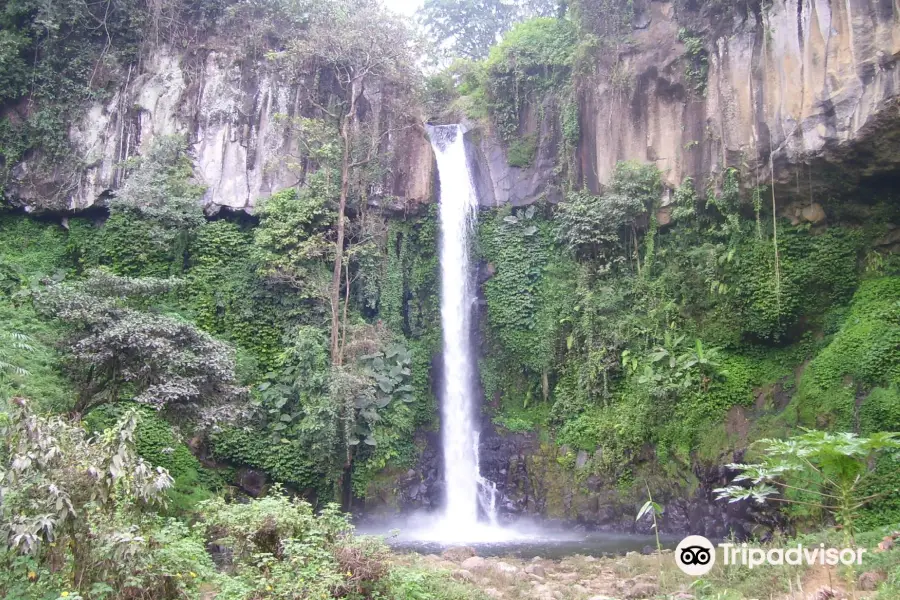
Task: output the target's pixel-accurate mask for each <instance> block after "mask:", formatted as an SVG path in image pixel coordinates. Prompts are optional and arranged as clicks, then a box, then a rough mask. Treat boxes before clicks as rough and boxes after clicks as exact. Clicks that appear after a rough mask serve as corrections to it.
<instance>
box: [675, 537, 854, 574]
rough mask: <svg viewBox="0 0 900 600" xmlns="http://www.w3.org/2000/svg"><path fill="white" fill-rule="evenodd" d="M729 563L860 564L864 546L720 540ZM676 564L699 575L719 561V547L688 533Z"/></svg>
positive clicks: (676, 557) (753, 565) (682, 543)
mask: <svg viewBox="0 0 900 600" xmlns="http://www.w3.org/2000/svg"><path fill="white" fill-rule="evenodd" d="M718 548H720V549H721V550H722V555H723V557H724V559H725V562H724V565H725V566H726V567H728V566H732V565H739V566H740V565H742V566H747V567H749V568H751V569H752V568H754V567H759V566H762V565H776V566H777V565H803V564H805V565H815V564H820V565H830V566H835V565H837V564H838V563H840V564H843V565H848V566H849V565H861V564H862V555H863V553H865V551H866V549H865V548H841V549H838V548H826V547H825V544H819V547H818V548H806V547H804V546H803V545H802V544H797V545H796V546H794V547H791V548H770V549H768V550H764V549H762V548H754V547H752V546H748V545H747V544H719V546H718ZM675 564H677V565H678V568H679V569H681V570H682V571H683V572H684V573H687V574H688V575H693V576H694V577H700V576H701V575H706V574H707V573H709V572H710V570H711V569H712V568H713V566H714V565H715V564H716V547H715V546H713V543H712V542H710V541H709V540H708V539H706V538H705V537H703V536H701V535H689V536H688V537H686V538H684V539H683V540H681V543H679V544H678V546H677V547H676V548H675Z"/></svg>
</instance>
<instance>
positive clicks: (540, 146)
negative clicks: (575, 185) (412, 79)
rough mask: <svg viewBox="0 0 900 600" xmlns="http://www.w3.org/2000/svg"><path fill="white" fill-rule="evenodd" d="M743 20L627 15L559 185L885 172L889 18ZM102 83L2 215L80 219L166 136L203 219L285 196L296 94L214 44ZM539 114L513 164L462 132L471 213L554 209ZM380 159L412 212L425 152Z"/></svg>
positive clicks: (794, 11) (790, 13) (799, 7)
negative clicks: (625, 31) (626, 178)
mask: <svg viewBox="0 0 900 600" xmlns="http://www.w3.org/2000/svg"><path fill="white" fill-rule="evenodd" d="M749 7H750V8H749V9H748V10H747V12H746V13H741V12H740V11H739V10H738V9H737V8H733V9H730V10H727V11H725V12H724V13H720V14H710V10H706V12H699V11H695V10H691V7H690V3H689V2H688V3H684V2H661V1H647V0H641V1H639V2H636V3H635V13H636V14H635V18H634V25H633V27H634V31H633V34H632V35H631V36H630V37H629V40H628V42H627V43H625V44H623V45H621V47H620V48H619V52H618V54H617V55H616V56H615V60H614V62H609V61H608V60H604V61H601V64H598V65H597V68H596V73H594V74H593V75H590V76H585V77H582V78H581V80H580V81H579V83H578V88H579V97H578V104H579V123H580V133H581V135H580V140H579V143H578V145H577V152H576V154H577V156H576V160H575V170H576V171H577V177H578V178H579V179H581V180H582V181H583V182H584V183H585V184H586V185H587V186H588V187H589V188H590V189H591V190H593V191H596V190H597V189H598V187H599V186H600V185H601V184H603V183H605V182H606V181H607V180H608V179H609V176H610V174H611V172H612V169H613V168H614V167H615V164H616V162H617V161H620V160H626V159H637V160H642V161H649V162H653V163H655V164H656V165H657V166H658V167H659V168H660V169H661V170H662V171H663V173H664V176H665V180H666V183H667V184H668V185H669V186H670V187H672V188H674V187H677V186H678V185H679V184H680V183H681V181H682V180H683V179H684V178H685V177H687V176H690V177H694V178H695V180H697V181H703V180H705V179H706V178H707V176H709V175H710V174H715V173H721V172H722V171H723V170H724V169H725V168H726V167H737V168H739V169H741V170H742V171H745V172H747V173H752V178H753V179H755V180H758V181H759V182H760V183H765V182H766V181H767V180H768V179H769V173H768V165H769V157H770V155H771V156H772V162H773V164H774V165H775V177H776V179H777V181H778V182H779V183H782V184H785V186H784V187H785V191H786V192H790V191H791V190H792V189H795V188H796V187H798V183H797V182H798V181H800V180H803V179H806V180H811V179H814V180H815V181H816V182H817V183H816V185H820V182H822V181H823V178H822V177H811V175H810V168H817V167H819V166H820V165H822V164H825V163H827V164H829V165H831V167H830V168H829V169H821V168H818V169H817V174H822V173H828V174H830V175H831V176H830V177H826V178H825V179H824V180H825V182H826V183H831V184H834V183H835V182H841V183H843V184H845V185H852V184H853V183H854V182H857V181H859V179H860V178H865V177H871V176H876V175H879V174H886V173H890V172H892V170H894V169H896V168H897V166H898V163H900V156H898V153H897V151H896V148H897V144H898V141H900V126H898V122H900V119H898V118H897V117H898V106H900V105H898V100H897V98H898V93H900V80H898V77H900V75H898V71H897V69H896V62H897V57H898V53H900V19H898V13H900V5H898V4H897V3H896V2H891V1H886V0H859V1H853V2H836V1H830V0H815V1H812V0H775V1H774V2H771V3H764V4H763V5H759V4H754V3H750V4H749ZM683 27H684V28H686V30H687V31H690V32H691V33H690V35H692V36H696V38H697V39H701V40H703V50H702V51H701V52H700V54H696V53H695V54H694V55H690V54H686V50H685V44H684V43H682V42H681V41H679V30H680V29H681V28H683ZM610 60H611V59H610ZM692 61H706V62H707V63H708V76H707V75H706V74H705V73H703V68H702V66H700V63H699V62H698V63H697V67H696V68H697V69H699V71H697V74H696V75H694V76H691V75H688V74H686V66H690V65H691V64H692ZM120 70H121V72H120V73H119V80H120V82H119V84H118V86H117V89H116V90H115V93H114V94H113V95H112V97H111V99H109V100H108V101H106V102H103V103H99V102H98V103H96V104H94V105H93V106H91V107H89V108H88V109H87V110H86V111H85V113H84V116H83V118H81V119H80V120H78V121H76V122H74V123H72V124H71V128H70V131H69V136H70V139H71V140H72V141H73V143H74V146H75V148H76V149H77V152H78V154H79V157H80V159H81V161H82V163H83V165H84V169H83V171H82V172H81V174H80V176H79V177H77V180H76V181H72V180H71V179H69V178H66V179H65V180H57V179H55V178H53V177H50V178H47V177H45V176H40V175H37V174H35V173H33V172H32V170H31V169H30V168H29V166H30V162H29V161H27V160H26V161H25V162H24V163H23V164H21V165H19V166H18V167H17V168H16V169H15V170H14V173H13V180H14V181H13V185H12V186H11V188H10V190H9V192H8V196H9V197H10V198H11V199H12V201H13V202H14V203H17V204H20V205H24V206H28V207H30V208H32V209H35V210H41V209H46V208H50V206H49V204H50V203H51V201H50V200H49V199H51V198H53V199H56V200H54V206H55V207H57V208H66V209H69V210H74V209H83V208H86V207H88V206H91V205H93V204H94V203H96V202H97V201H98V200H99V199H101V198H103V197H104V196H106V195H108V194H110V193H114V190H115V189H116V187H117V186H119V185H120V184H121V179H122V173H123V172H122V168H121V167H120V163H121V162H122V161H124V160H125V159H127V158H128V157H130V156H133V155H135V154H136V153H139V152H140V150H141V148H143V147H145V145H146V144H147V143H148V142H149V141H150V140H151V139H152V138H153V137H154V136H156V135H164V134H172V133H181V134H184V135H186V136H188V138H189V140H190V143H191V148H192V152H193V158H194V163H195V169H196V173H197V175H198V176H199V177H200V179H201V180H202V182H203V183H204V184H205V185H206V186H207V194H206V196H205V199H204V202H205V203H206V205H207V206H208V207H209V210H210V211H211V212H215V211H216V210H218V208H220V207H228V208H231V209H236V210H249V211H252V208H253V205H254V203H255V202H256V201H257V200H258V199H259V198H260V197H264V196H267V195H269V194H271V193H273V192H275V191H278V190H280V189H284V188H285V187H289V186H291V185H294V184H295V183H297V181H298V171H299V169H298V165H297V164H296V159H293V158H292V157H295V156H296V155H297V144H298V140H297V138H296V135H294V134H293V133H292V131H291V128H290V126H289V124H288V122H287V121H286V119H285V118H283V117H292V116H296V115H300V114H302V112H303V110H304V107H302V106H300V103H299V100H298V94H297V89H298V86H303V85H304V82H303V81H297V80H295V79H293V78H292V77H290V76H289V74H285V73H282V72H280V71H279V70H278V69H277V68H276V67H274V66H273V65H272V64H271V62H270V61H267V60H266V59H264V58H260V59H258V60H252V59H247V58H246V57H244V56H243V55H242V54H241V52H240V48H233V47H232V48H229V47H228V46H227V45H225V44H223V43H222V42H221V41H218V42H217V41H215V40H208V41H207V43H206V44H204V45H202V46H201V47H199V48H194V49H193V50H191V51H190V52H187V53H185V52H180V51H178V50H176V49H174V48H171V47H168V46H166V45H158V46H155V47H152V48H150V49H148V50H147V51H146V52H145V54H144V56H143V58H142V60H141V61H140V62H139V63H138V64H137V65H133V66H130V67H122V68H121V69H120ZM613 70H615V71H616V72H617V73H619V75H618V76H616V77H613V76H612V75H611V73H612V71H613ZM623 74H624V75H623ZM379 93H380V91H378V90H365V96H366V105H367V106H368V110H372V111H374V113H375V114H374V115H373V116H372V118H376V119H382V120H384V119H389V118H390V115H380V114H378V111H379V101H378V96H379ZM545 109H548V107H544V106H532V107H526V108H525V109H524V110H523V111H522V112H521V114H520V119H521V122H520V131H519V133H520V134H521V135H523V136H525V135H535V136H536V138H537V150H536V155H535V160H534V161H533V164H532V165H531V166H529V167H525V168H519V167H511V166H509V164H508V160H507V152H506V149H505V147H504V144H502V143H500V142H499V141H498V140H497V139H496V137H495V136H494V135H492V133H491V131H490V128H489V127H488V126H485V125H483V124H479V123H473V124H470V128H471V129H473V130H474V131H475V132H476V134H477V140H478V141H477V143H476V144H475V145H476V146H477V147H478V151H477V154H478V155H479V161H478V162H479V164H480V169H479V189H480V192H481V201H482V203H483V204H484V205H486V206H499V205H502V204H505V203H507V202H509V203H512V204H515V205H522V204H528V203H530V202H533V201H534V200H536V199H537V198H539V197H542V196H547V197H549V198H550V199H551V200H558V199H559V197H560V194H559V192H558V185H557V184H558V181H557V179H558V177H557V175H556V174H555V168H556V165H557V164H558V162H559V154H560V132H559V131H558V129H559V127H558V125H556V124H555V122H554V120H553V119H548V118H545V116H546V114H547V110H545ZM549 110H552V107H549ZM282 116H283V117H282ZM385 151H386V152H391V153H393V155H394V158H393V164H394V168H393V169H392V170H391V172H390V173H389V174H387V175H386V177H385V181H384V186H383V189H382V190H379V191H378V192H379V194H376V195H383V196H385V197H386V196H394V197H397V198H403V199H410V200H412V201H415V202H421V201H426V200H429V199H430V197H431V182H432V178H433V165H432V163H433V157H432V155H431V149H430V147H429V145H428V143H427V142H426V140H425V139H424V132H423V131H422V130H408V131H405V132H401V133H400V134H398V135H394V136H392V137H391V139H390V140H389V142H388V147H386V148H385ZM835 165H837V166H838V167H840V168H839V169H838V171H835V170H834V168H833V167H834V166H835ZM838 172H839V175H838V174H836V173H838ZM801 187H802V186H801ZM807 187H808V186H807Z"/></svg>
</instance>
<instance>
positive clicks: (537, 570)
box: [525, 565, 547, 577]
mask: <svg viewBox="0 0 900 600" xmlns="http://www.w3.org/2000/svg"><path fill="white" fill-rule="evenodd" d="M525 572H526V573H528V574H529V575H537V576H538V577H546V576H547V571H545V570H544V567H542V566H541V565H528V566H527V567H525Z"/></svg>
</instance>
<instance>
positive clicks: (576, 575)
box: [400, 547, 875, 600]
mask: <svg viewBox="0 0 900 600" xmlns="http://www.w3.org/2000/svg"><path fill="white" fill-rule="evenodd" d="M400 560H401V561H405V562H409V563H414V564H419V565H420V566H421V565H422V564H423V563H424V565H427V566H428V567H430V568H434V569H442V570H447V571H449V572H450V573H451V574H452V576H453V577H454V578H455V579H457V580H460V581H464V582H467V583H469V584H471V585H472V586H473V588H477V589H478V590H479V591H480V593H481V595H483V596H485V597H487V598H493V599H497V600H502V599H508V600H519V599H521V600H651V599H652V600H658V599H663V598H664V599H666V600H693V599H697V600H699V599H700V598H722V599H728V600H731V599H732V598H734V599H739V598H747V599H748V600H749V599H750V598H759V599H766V600H832V599H834V600H839V599H842V598H850V597H851V596H850V594H849V593H847V592H845V591H844V588H845V587H846V585H844V583H843V582H844V581H845V579H844V578H843V577H842V574H840V573H838V572H837V571H836V570H835V569H833V568H826V567H821V568H813V569H808V570H806V571H803V572H791V573H786V572H784V571H783V570H778V572H774V571H772V572H770V574H769V575H768V576H767V575H766V574H765V573H763V572H761V575H762V577H761V578H760V579H759V582H758V583H755V582H744V583H747V584H749V586H748V585H744V586H738V585H736V586H735V587H734V588H733V589H732V588H728V589H725V590H724V591H723V592H722V593H718V591H719V590H720V589H722V587H721V584H722V583H723V582H722V581H716V580H717V579H720V578H725V580H727V578H728V577H729V574H728V573H724V572H719V573H717V572H716V570H714V571H713V573H711V574H710V577H709V580H708V581H706V582H701V584H700V586H701V587H704V589H702V590H701V589H698V585H697V583H695V582H696V581H697V580H695V579H694V578H692V577H688V576H687V575H684V574H683V573H681V571H680V570H678V568H677V567H676V565H675V561H674V558H673V556H672V552H671V550H663V552H662V554H651V555H641V554H638V553H636V552H630V553H628V555H626V556H623V557H615V558H595V557H592V556H577V555H576V556H569V557H566V558H564V559H562V560H551V559H545V558H541V557H535V558H533V559H530V560H522V559H518V558H513V557H502V558H498V557H482V556H477V555H476V552H475V550H474V549H473V548H469V547H456V548H450V549H448V550H446V551H445V552H444V553H443V554H442V555H440V556H438V555H435V554H430V555H427V556H418V555H404V556H402V557H401V558H400ZM716 569H718V567H717V568H716ZM773 569H774V568H773ZM868 578H871V576H869V577H867V575H866V574H865V573H864V574H863V575H862V576H861V577H860V578H859V581H860V583H862V585H857V586H856V587H857V590H856V591H855V593H854V597H855V598H856V599H858V600H861V599H864V598H874V593H873V592H871V591H867V590H866V589H865V588H866V587H870V589H873V588H874V587H875V586H872V585H866V584H867V580H868ZM711 587H712V588H713V589H714V590H715V591H712V595H710V588H711ZM740 587H744V588H745V589H746V588H747V587H749V588H750V589H751V590H753V591H752V592H750V594H751V595H748V594H747V592H746V591H744V592H741V591H739V589H738V588H740ZM779 588H782V589H787V590H788V592H784V591H779Z"/></svg>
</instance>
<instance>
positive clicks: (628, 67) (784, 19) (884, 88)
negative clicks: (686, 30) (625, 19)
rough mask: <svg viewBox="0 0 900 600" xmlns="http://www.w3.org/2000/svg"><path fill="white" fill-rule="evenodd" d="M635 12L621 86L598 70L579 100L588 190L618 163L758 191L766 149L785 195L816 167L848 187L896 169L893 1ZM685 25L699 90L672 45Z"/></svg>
mask: <svg viewBox="0 0 900 600" xmlns="http://www.w3.org/2000/svg"><path fill="white" fill-rule="evenodd" d="M635 4H636V7H637V4H641V5H642V7H643V9H644V12H646V14H647V15H648V17H647V18H649V20H650V22H649V24H648V25H646V26H645V27H644V28H643V29H641V30H639V31H635V32H634V33H633V36H632V39H633V46H632V47H631V49H630V50H629V51H627V52H625V53H624V54H623V55H622V61H623V64H622V65H620V68H621V69H622V70H623V71H624V72H626V73H628V74H629V76H630V85H626V86H622V85H618V86H617V85H615V84H614V83H613V81H612V80H611V79H610V78H609V77H604V76H603V74H602V70H601V74H600V75H598V76H597V77H596V78H595V79H596V81H595V85H592V86H585V93H584V96H583V98H582V106H581V119H582V127H581V129H582V132H583V134H582V139H581V146H580V149H579V150H580V159H581V160H580V164H581V172H582V177H583V179H584V181H585V182H586V183H587V184H588V186H589V187H590V188H592V189H596V188H597V187H598V184H601V183H603V182H605V181H607V180H608V179H609V177H610V175H611V173H612V170H613V168H614V167H615V165H616V162H617V161H619V160H623V159H638V160H643V161H650V162H655V163H656V164H657V166H658V167H659V168H660V169H661V170H662V171H663V173H664V176H665V178H666V181H667V183H668V184H669V185H670V186H672V187H675V186H677V185H679V184H680V183H681V181H682V180H683V178H684V177H686V176H692V177H694V178H695V180H697V181H703V180H704V179H705V177H706V176H707V175H708V174H710V173H715V172H722V170H724V169H725V168H726V167H729V166H734V167H737V168H743V169H744V170H745V171H746V172H748V173H753V174H756V175H758V176H759V177H760V179H761V181H760V183H768V181H767V180H768V178H769V172H768V164H769V156H770V153H771V154H772V162H773V164H774V166H775V177H776V178H777V179H778V180H780V181H782V182H783V183H786V184H787V183H790V184H791V185H790V186H787V185H786V186H785V188H786V191H790V188H793V187H794V184H795V180H796V179H797V177H798V176H799V177H800V181H803V180H806V179H807V178H808V176H809V173H808V168H809V167H808V165H810V164H812V165H813V166H815V165H816V164H818V163H819V162H820V161H827V162H829V163H832V164H840V165H845V166H847V169H845V171H846V172H847V173H850V174H852V175H853V180H851V181H850V182H848V183H850V184H851V185H852V184H853V183H854V180H858V179H859V177H860V176H863V177H864V176H866V175H874V174H877V173H879V172H885V171H889V170H892V169H895V168H897V167H898V166H900V152H897V150H896V148H897V141H898V139H900V126H898V124H897V118H896V117H897V111H898V94H900V73H898V69H897V57H898V52H900V20H898V13H900V9H898V7H897V5H896V4H895V3H891V2H880V1H876V0H858V1H853V2H837V1H836V0H778V1H776V2H771V3H763V6H765V8H760V7H759V4H757V5H756V10H755V12H754V11H753V10H751V11H750V12H749V14H747V15H741V14H725V15H718V16H710V15H695V16H692V15H690V14H679V15H677V17H678V21H676V14H675V11H676V6H675V3H672V2H661V1H649V0H643V1H642V2H636V3H635ZM688 4H690V3H688ZM694 4H696V5H702V4H703V3H694ZM749 4H751V5H753V4H754V3H749ZM679 6H681V5H679ZM727 10H728V9H726V13H727ZM731 10H732V11H735V10H736V9H734V8H732V9H731ZM685 23H688V24H689V26H690V28H691V29H693V30H694V31H696V32H697V33H698V34H700V35H702V37H703V38H704V39H705V40H709V41H708V42H707V44H711V47H709V49H708V65H709V77H708V82H707V84H706V92H705V94H703V93H698V92H697V91H695V90H694V88H695V87H696V81H692V80H691V79H690V78H689V77H687V76H686V75H685V63H686V61H687V59H686V58H685V57H684V56H683V54H684V52H685V48H684V45H683V44H682V43H681V42H679V41H678V39H677V38H678V32H679V28H681V27H683V26H684V25H685ZM800 163H803V164H804V165H805V166H804V167H800V168H796V165H798V164H800ZM790 165H794V166H795V168H788V167H789V166H790ZM841 177H843V175H841ZM813 179H819V177H815V176H814V177H813Z"/></svg>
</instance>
